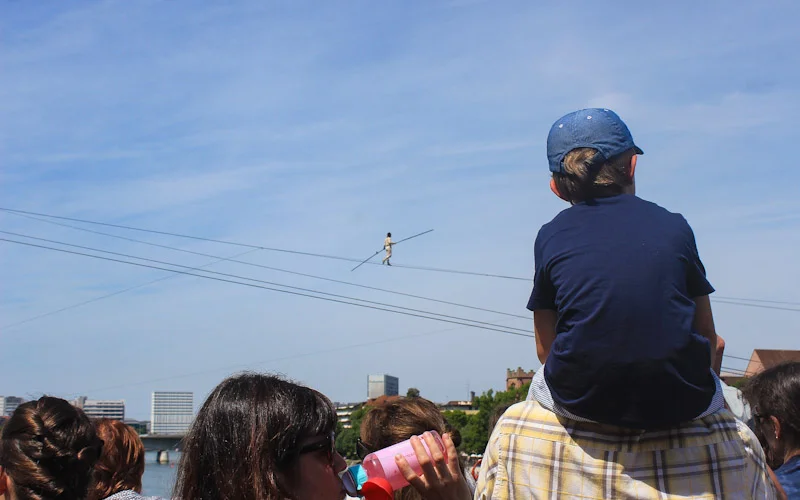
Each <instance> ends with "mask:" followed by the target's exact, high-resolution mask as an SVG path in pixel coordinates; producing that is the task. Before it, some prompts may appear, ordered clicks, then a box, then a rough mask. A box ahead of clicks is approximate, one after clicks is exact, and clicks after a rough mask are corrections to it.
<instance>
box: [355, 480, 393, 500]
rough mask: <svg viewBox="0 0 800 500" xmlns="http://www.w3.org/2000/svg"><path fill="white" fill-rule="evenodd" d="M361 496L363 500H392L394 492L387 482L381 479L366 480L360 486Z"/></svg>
mask: <svg viewBox="0 0 800 500" xmlns="http://www.w3.org/2000/svg"><path fill="white" fill-rule="evenodd" d="M361 494H362V495H364V499H365V500H393V499H394V491H393V490H392V486H391V485H390V484H389V481H387V480H386V479H384V478H382V477H376V478H375V479H368V480H367V481H366V482H365V483H364V484H362V485H361Z"/></svg>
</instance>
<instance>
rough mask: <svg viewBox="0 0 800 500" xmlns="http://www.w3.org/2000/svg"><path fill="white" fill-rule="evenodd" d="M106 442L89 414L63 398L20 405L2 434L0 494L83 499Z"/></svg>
mask: <svg viewBox="0 0 800 500" xmlns="http://www.w3.org/2000/svg"><path fill="white" fill-rule="evenodd" d="M102 445H103V443H102V441H100V439H99V438H98V437H97V434H96V433H95V430H94V427H93V426H92V423H91V422H90V421H89V418H88V417H87V416H86V415H85V414H84V413H83V411H81V410H79V409H78V408H75V407H74V406H72V405H71V404H69V403H68V402H66V401H64V400H63V399H59V398H53V397H48V396H44V397H42V398H39V400H37V401H30V402H28V403H24V404H21V405H20V406H19V407H17V409H16V410H15V411H14V414H13V415H11V418H10V419H9V420H8V421H7V422H6V424H5V426H4V427H3V433H2V437H0V495H5V497H6V499H9V498H10V499H13V500H51V499H52V500H56V499H57V500H82V499H84V498H86V493H87V490H88V488H89V483H90V481H91V478H92V468H93V466H94V463H95V461H96V460H97V457H98V456H99V455H100V449H101V447H102Z"/></svg>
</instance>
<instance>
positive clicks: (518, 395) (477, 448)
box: [444, 384, 530, 453]
mask: <svg viewBox="0 0 800 500" xmlns="http://www.w3.org/2000/svg"><path fill="white" fill-rule="evenodd" d="M529 387H530V384H525V385H524V386H522V387H519V388H517V387H513V388H511V389H509V390H507V391H500V392H494V391H493V390H491V389H490V390H488V391H486V392H484V393H483V394H481V395H480V396H477V397H476V398H475V400H474V401H473V403H472V406H473V409H475V410H478V412H477V413H474V414H472V415H467V414H466V413H464V412H463V411H459V410H456V411H447V412H444V415H445V418H447V421H448V422H449V423H450V425H452V426H453V427H455V428H456V429H458V432H459V433H460V434H461V451H464V452H465V453H483V452H484V450H485V449H486V443H488V442H489V433H490V432H491V430H490V429H489V422H490V420H491V419H492V417H493V416H494V414H495V411H496V410H497V409H499V408H503V409H504V408H505V407H508V406H510V405H512V404H514V403H517V402H519V401H522V400H523V399H525V397H526V396H527V395H528V388H529Z"/></svg>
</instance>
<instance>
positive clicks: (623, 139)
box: [547, 108, 644, 174]
mask: <svg viewBox="0 0 800 500" xmlns="http://www.w3.org/2000/svg"><path fill="white" fill-rule="evenodd" d="M577 148H593V149H596V150H597V151H598V155H599V156H600V158H597V156H595V159H596V160H602V161H606V160H608V159H609V158H612V157H614V156H616V155H618V154H620V153H624V152H625V151H628V150H630V149H634V150H636V154H644V151H642V150H641V149H640V148H639V146H637V145H636V144H634V143H633V137H632V136H631V132H630V130H628V127H627V126H626V125H625V122H623V121H622V119H621V118H620V117H619V116H617V114H616V113H614V112H613V111H611V110H610V109H605V108H589V109H581V110H580V111H574V112H572V113H570V114H568V115H564V116H562V117H561V118H559V119H558V120H556V122H555V123H554V124H553V126H552V127H550V133H549V134H548V135H547V161H548V162H549V163H550V171H551V172H556V173H560V174H563V173H564V157H565V156H566V155H567V153H569V152H570V151H572V150H573V149H577Z"/></svg>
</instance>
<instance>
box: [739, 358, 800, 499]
mask: <svg viewBox="0 0 800 500" xmlns="http://www.w3.org/2000/svg"><path fill="white" fill-rule="evenodd" d="M743 393H744V398H745V400H746V401H747V402H748V403H749V404H750V407H751V408H752V411H753V426H754V431H755V433H756V436H758V440H759V441H760V442H761V446H762V447H763V448H764V454H765V455H766V457H767V464H769V466H770V467H772V469H773V470H774V471H775V476H776V477H777V479H778V482H779V483H780V484H781V486H783V489H784V491H786V494H787V496H788V497H789V498H800V363H797V362H795V363H785V364H782V365H778V366H775V367H772V368H769V369H767V370H764V371H763V372H761V373H759V374H758V375H756V376H754V377H752V378H751V379H750V381H749V382H748V384H747V385H746V386H745V388H744V391H743Z"/></svg>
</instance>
